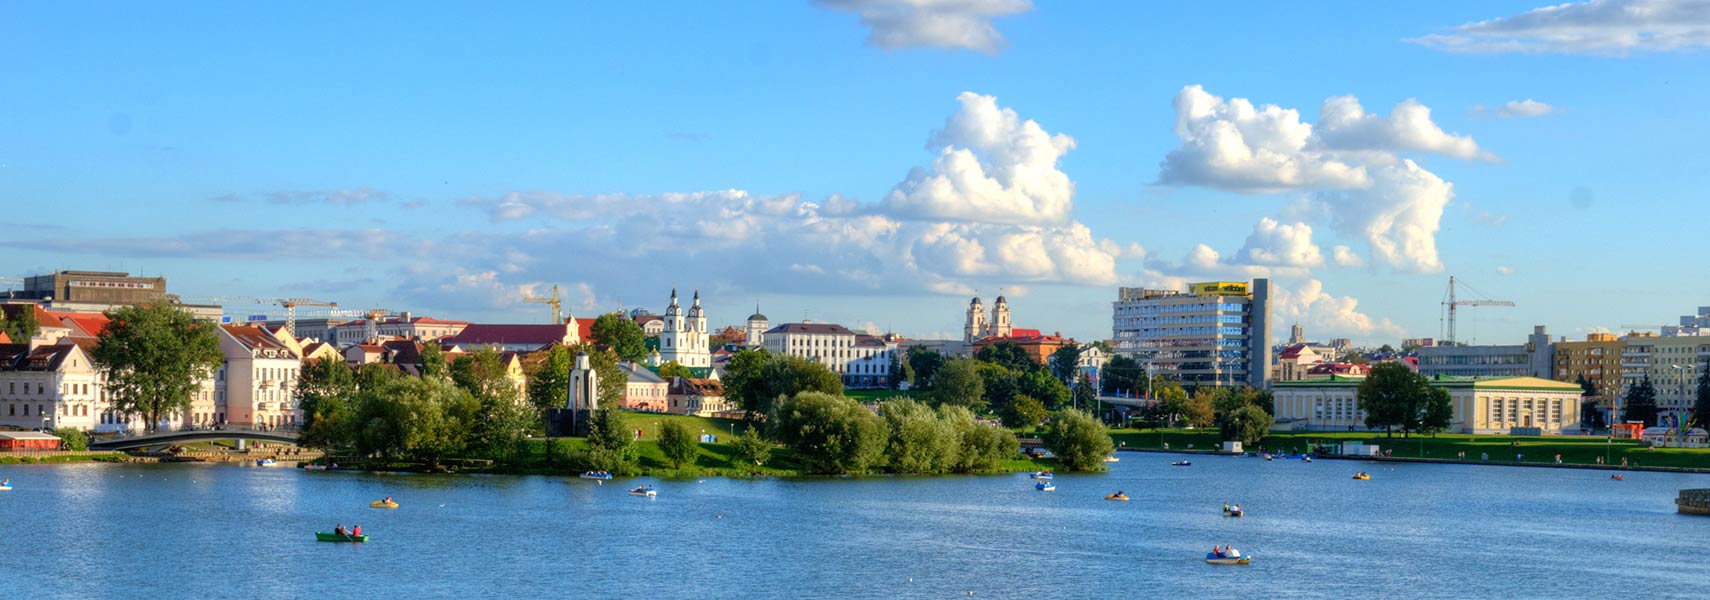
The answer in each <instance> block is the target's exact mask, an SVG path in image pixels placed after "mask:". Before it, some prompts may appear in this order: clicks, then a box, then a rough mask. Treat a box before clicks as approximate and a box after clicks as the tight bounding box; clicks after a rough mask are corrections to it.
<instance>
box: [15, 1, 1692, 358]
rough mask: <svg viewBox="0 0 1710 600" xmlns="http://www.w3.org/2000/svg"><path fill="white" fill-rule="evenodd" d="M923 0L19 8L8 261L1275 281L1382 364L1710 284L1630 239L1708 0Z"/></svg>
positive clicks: (916, 323)
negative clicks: (1406, 1)
mask: <svg viewBox="0 0 1710 600" xmlns="http://www.w3.org/2000/svg"><path fill="white" fill-rule="evenodd" d="M921 5H930V8H929V9H911V8H910V7H911V6H915V5H913V4H910V3H905V2H898V1H860V0H831V1H825V2H795V3H777V4H768V5H763V6H762V5H752V6H750V5H735V6H720V5H702V4H696V3H681V4H672V5H662V6H656V7H654V8H653V9H652V10H653V12H651V13H641V14H635V13H629V12H626V10H625V9H626V8H627V7H617V6H611V7H606V6H557V5H543V6H539V7H537V9H536V11H535V12H536V13H537V14H536V15H535V16H536V17H537V18H532V19H527V20H524V19H521V18H518V17H517V15H515V14H508V15H498V14H489V13H484V12H482V11H481V10H480V9H478V8H468V7H447V8H443V9H439V10H435V11H428V10H423V9H420V8H419V7H407V6H406V5H401V4H399V5H384V4H374V5H363V6H351V7H338V8H337V9H333V8H332V7H315V6H276V7H222V6H218V5H202V6H195V7H191V6H177V7H172V6H168V7H140V6H126V5H111V6H106V7H104V9H103V10H101V11H96V12H95V14H75V15H74V14H71V13H69V12H62V11H64V9H63V8H60V7H54V6H20V7H13V8H11V9H8V10H7V13H8V18H6V19H0V33H3V34H4V35H0V49H4V50H6V51H7V52H6V54H7V55H9V56H14V57H28V58H29V59H30V60H27V61H20V62H19V63H17V64H15V65H14V67H15V68H13V69H8V70H6V71H5V72H0V83H3V84H4V85H6V86H7V87H8V88H11V89H28V90H32V93H30V94H15V95H9V96H6V97H0V198H3V199H4V200H5V201H6V203H7V205H8V206H9V207H13V210H11V211H8V214H7V215H6V216H5V217H0V223H4V224H5V226H6V227H7V229H8V231H9V233H10V234H11V235H9V236H7V239H6V240H5V241H3V242H0V244H3V245H4V246H5V247H6V248H7V249H8V252H7V253H6V258H5V259H4V261H3V262H0V277H6V278H14V279H21V278H22V277H24V276H27V275H35V274H41V273H46V272H50V271H53V270H58V269H101V270H107V269H111V270H126V271H131V272H133V273H136V274H149V275H163V276H166V277H167V278H168V279H169V280H170V281H171V284H172V288H173V290H174V291H175V292H176V293H180V294H184V295H187V296H215V295H250V296H305V297H313V298H318V299H323V300H332V301H337V302H340V303H341V305H344V306H346V307H382V306H384V307H389V308H395V309H398V310H413V311H415V312H417V313H418V314H432V315H435V316H446V317H452V318H467V319H471V320H486V321H512V322H536V321H539V320H540V317H541V315H543V314H544V312H543V311H544V308H543V307H541V306H540V305H537V304H525V303H522V302H521V301H520V299H521V297H522V296H523V295H540V294H543V293H545V288H548V287H550V286H551V285H553V284H557V285H560V286H562V287H564V289H565V290H566V291H567V292H568V295H569V298H568V299H567V304H568V305H569V306H570V307H572V310H574V311H575V312H576V313H577V314H580V315H584V316H586V315H588V314H591V312H592V311H595V310H609V309H611V308H615V307H616V306H617V305H618V304H619V302H620V301H621V303H622V304H623V305H624V306H626V307H633V306H646V307H648V308H649V309H651V310H653V311H654V312H656V313H657V312H662V310H663V308H664V306H663V302H664V299H665V298H666V296H667V294H668V291H669V289H670V288H671V287H673V286H675V287H678V288H680V289H683V290H685V293H687V291H686V290H690V289H695V288H698V289H700V290H701V291H702V293H703V296H704V297H705V299H706V303H707V307H708V313H709V317H710V320H711V322H712V323H713V324H715V325H716V326H723V325H726V324H738V323H740V320H741V316H742V315H745V314H748V313H749V312H750V311H751V310H753V305H754V303H755V302H756V301H758V302H759V303H760V304H761V310H762V311H763V312H766V313H768V314H769V315H771V316H772V317H773V320H774V322H783V321H786V320H800V319H802V318H808V319H813V320H815V321H830V322H839V323H844V324H847V325H849V326H851V327H857V328H860V327H866V326H873V327H878V328H880V329H883V330H886V331H896V332H898V333H901V334H904V335H909V336H913V337H944V338H959V337H960V334H959V333H958V332H959V331H960V329H961V327H962V321H961V320H962V312H961V309H962V307H963V306H965V303H966V301H967V298H968V297H969V296H972V295H975V294H976V293H977V294H978V295H979V296H981V297H983V298H987V299H989V298H991V297H994V296H996V295H998V294H999V293H1003V294H1005V295H1006V296H1008V297H1009V298H1010V300H1011V304H1012V306H1014V310H1015V322H1016V325H1017V326H1019V327H1029V328H1038V329H1043V330H1046V331H1061V332H1063V333H1064V334H1065V335H1070V336H1073V337H1077V338H1080V339H1083V340H1086V339H1106V338H1108V337H1109V336H1110V330H1111V303H1112V302H1113V301H1114V300H1115V299H1116V297H1117V288H1118V287H1123V286H1127V287H1142V286H1144V287H1172V288H1177V289H1180V288H1182V287H1183V286H1185V284H1186V283H1188V282H1192V281H1217V280H1247V279H1251V278H1254V277H1266V278H1269V279H1271V280H1272V281H1273V283H1274V286H1275V297H1274V302H1275V305H1274V307H1273V308H1274V312H1273V327H1272V331H1273V335H1275V337H1276V338H1277V339H1284V338H1286V337H1287V336H1286V332H1287V328H1288V327H1289V326H1290V325H1292V324H1294V323H1296V322H1299V323H1303V324H1304V325H1306V327H1307V331H1308V334H1309V336H1310V337H1313V338H1332V337H1347V338H1352V339H1354V340H1356V341H1359V342H1369V343H1372V344H1374V345H1375V344H1378V343H1395V342H1397V341H1399V340H1400V339H1401V338H1407V337H1436V336H1437V333H1438V326H1439V316H1440V314H1441V310H1440V308H1441V307H1440V302H1441V296H1442V295H1443V291H1444V288H1445V287H1446V284H1447V278H1448V277H1449V276H1450V275H1455V276H1457V277H1458V278H1460V279H1461V280H1462V281H1466V282H1469V283H1470V284H1471V285H1473V286H1474V288H1475V289H1476V290H1478V291H1480V292H1483V293H1484V294H1488V295H1489V296H1490V297H1494V298H1503V299H1509V300H1514V301H1515V302H1516V304H1517V305H1518V306H1516V307H1515V308H1491V309H1474V310H1470V311H1467V312H1465V313H1463V314H1462V315H1461V324H1460V330H1461V336H1460V337H1461V338H1463V339H1469V340H1471V341H1475V342H1481V343H1514V342H1516V341H1518V340H1521V339H1524V337H1525V333H1526V332H1528V331H1530V328H1531V327H1532V326H1533V325H1538V324H1543V325H1548V326H1549V329H1550V331H1551V332H1552V333H1554V334H1557V335H1566V336H1569V337H1572V338H1576V339H1578V338H1580V337H1581V336H1582V335H1583V334H1584V333H1587V332H1590V331H1596V330H1599V328H1607V329H1616V328H1618V326H1619V325H1620V324H1623V323H1649V324H1658V325H1660V324H1666V323H1670V322H1673V320H1674V319H1675V317H1676V316H1677V315H1683V314H1690V313H1693V312H1694V309H1695V307H1697V306H1699V305H1702V304H1707V302H1705V301H1704V299H1706V298H1710V284H1707V283H1705V282H1703V281H1701V280H1697V279H1695V278H1692V277H1690V274H1692V273H1694V272H1695V271H1693V270H1692V268H1691V266H1690V265H1691V264H1693V263H1692V262H1691V261H1692V258H1691V257H1690V255H1689V254H1688V253H1679V256H1678V257H1675V256H1673V253H1668V252H1667V250H1668V249H1669V248H1668V247H1666V246H1661V247H1659V245H1658V244H1657V243H1656V242H1657V241H1659V240H1660V241H1663V242H1665V243H1666V242H1667V241H1668V240H1682V241H1684V240H1687V239H1692V238H1691V237H1690V236H1692V235H1693V234H1694V231H1693V229H1694V228H1693V226H1692V225H1691V222H1692V220H1691V219H1689V218H1688V219H1681V218H1668V215H1676V214H1680V213H1681V212H1683V210H1682V208H1681V207H1690V206H1693V205H1694V201H1695V200H1697V199H1698V198H1697V196H1698V195H1701V194H1702V191H1701V190H1703V189H1705V188H1706V187H1707V186H1706V185H1705V184H1706V183H1710V176H1706V175H1705V173H1706V172H1707V171H1706V170H1705V169H1701V168H1700V169H1694V168H1693V167H1695V166H1698V165H1697V164H1696V163H1697V162H1699V160H1695V157H1696V156H1699V155H1700V154H1701V153H1695V152H1694V150H1696V149H1697V146H1698V144H1696V143H1695V142H1697V141H1698V140H1700V139H1703V138H1704V137H1705V136H1706V134H1710V120H1707V119H1706V118H1705V117H1703V116H1702V113H1701V112H1700V111H1698V110H1697V107H1696V106H1695V105H1694V103H1693V102H1692V100H1693V99H1694V98H1697V97H1701V96H1702V95H1703V93H1704V92H1705V91H1710V90H1707V89H1706V88H1710V86H1707V85H1706V82H1705V81H1703V79H1702V78H1693V77H1690V76H1682V75H1684V74H1689V73H1691V72H1695V69H1696V64H1695V63H1697V62H1700V61H1701V60H1702V58H1703V52H1704V48H1705V46H1706V45H1710V16H1706V14H1710V11H1706V10H1704V9H1703V7H1702V5H1701V4H1694V3H1692V2H1594V3H1589V4H1570V5H1564V6H1562V7H1557V8H1554V9H1549V10H1550V11H1553V12H1550V13H1549V14H1548V15H1546V14H1545V13H1544V12H1540V11H1543V9H1541V8H1540V7H1542V6H1544V5H1543V4H1542V3H1538V2H1484V3H1457V4H1442V5H1432V6H1430V7H1411V6H1390V5H1379V6H1369V5H1362V4H1357V3H1336V4H1327V5H1322V6H1314V7H1307V8H1302V7H1256V6H1243V7H1242V8H1241V10H1238V11H1230V10H1227V9H1226V8H1225V7H1221V6H1220V5H1216V4H1205V5H1195V6H1181V7H1172V6H1149V5H1133V6H1131V5H1127V4H1119V5H1114V6H1111V5H1093V4H1085V5H1080V4H1069V5H1058V4H1037V5H1035V4H1032V3H1029V2H1026V1H1023V0H1016V1H1008V2H992V3H985V4H981V3H938V4H934V3H921ZM1629 5H1644V6H1646V7H1649V8H1651V9H1654V10H1652V11H1651V12H1649V13H1634V14H1638V15H1639V16H1637V17H1633V18H1611V17H1610V14H1611V13H1610V12H1609V11H1611V10H1615V9H1620V8H1622V7H1627V6H1629ZM1694 6H1697V7H1698V8H1697V9H1696V10H1694ZM334 10H336V12H333V11H334ZM406 11H407V12H406ZM1670 11H1674V12H1670ZM157 13H170V14H169V17H170V18H161V17H160V15H158V14H157ZM1645 15H1649V17H1648V18H1649V19H1651V20H1649V21H1647V20H1646V16H1645ZM1544 16H1548V17H1550V18H1548V19H1546V18H1543V17H1544ZM1629 16H1631V15H1629ZM399 21H402V22H406V23H409V24H411V26H408V27H396V26H395V25H396V24H397V22H399ZM1351 23H1352V24H1353V25H1352V26H1350V24H1351ZM1208 33H1209V34H1214V35H1217V36H1218V41H1217V42H1209V41H1208V39H1207V38H1208V36H1207V34H1208ZM73 36H75V37H77V39H79V40H81V42H80V43H79V44H75V45H67V44H65V43H64V40H65V39H67V38H70V37H73ZM1301 40H1309V41H1308V42H1305V43H1303V42H1302V41H1301ZM45 48H52V49H53V50H54V51H53V52H52V53H46V52H43V49H45ZM1586 81H1599V82H1601V83H1600V84H1599V85H1598V86H1597V87H1596V88H1595V89H1592V88H1590V86H1587V85H1585V84H1584V82H1586ZM23 207H30V208H28V209H23ZM1681 246H1682V247H1683V248H1685V247H1687V246H1685V245H1681ZM1647 249H1648V250H1650V251H1649V252H1647V256H1649V257H1650V258H1649V259H1648V260H1643V261H1640V260H1634V258H1633V255H1632V254H1628V253H1629V252H1633V251H1640V252H1645V251H1646V250H1647ZM1600 273H1602V274H1606V275H1603V276H1599V275H1598V274H1600ZM1682 273H1685V274H1687V276H1686V277H1682V276H1681V275H1682ZM1564 298H1565V299H1568V301H1563V299H1564Z"/></svg>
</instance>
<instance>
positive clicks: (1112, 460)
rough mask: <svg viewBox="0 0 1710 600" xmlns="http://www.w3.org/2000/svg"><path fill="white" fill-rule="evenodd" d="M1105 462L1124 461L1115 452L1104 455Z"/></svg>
mask: <svg viewBox="0 0 1710 600" xmlns="http://www.w3.org/2000/svg"><path fill="white" fill-rule="evenodd" d="M1104 462H1122V459H1120V458H1117V457H1116V455H1115V454H1112V455H1110V456H1106V457H1104Z"/></svg>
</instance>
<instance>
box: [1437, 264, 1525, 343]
mask: <svg viewBox="0 0 1710 600" xmlns="http://www.w3.org/2000/svg"><path fill="white" fill-rule="evenodd" d="M1474 292H1477V290H1474ZM1443 306H1446V307H1448V310H1449V330H1448V335H1447V336H1446V337H1445V338H1444V339H1445V340H1447V341H1448V343H1449V345H1454V343H1455V309H1457V308H1459V307H1462V306H1514V302H1512V301H1509V300H1490V299H1484V300H1460V299H1458V298H1456V297H1455V276H1454V275H1450V276H1449V295H1448V300H1445V301H1444V302H1443Z"/></svg>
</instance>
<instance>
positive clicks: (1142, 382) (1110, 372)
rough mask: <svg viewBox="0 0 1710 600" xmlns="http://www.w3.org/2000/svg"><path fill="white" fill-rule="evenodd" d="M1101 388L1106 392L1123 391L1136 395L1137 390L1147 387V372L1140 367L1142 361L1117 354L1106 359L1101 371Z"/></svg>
mask: <svg viewBox="0 0 1710 600" xmlns="http://www.w3.org/2000/svg"><path fill="white" fill-rule="evenodd" d="M1100 373H1101V374H1102V375H1101V377H1102V378H1101V379H1100V380H1099V383H1100V387H1102V388H1103V389H1101V390H1099V391H1102V392H1104V393H1106V394H1115V393H1117V392H1121V393H1124V394H1128V395H1134V393H1135V392H1136V391H1144V390H1145V389H1146V372H1145V370H1144V369H1142V368H1140V363H1139V362H1136V361H1135V360H1134V359H1132V358H1129V357H1126V356H1122V355H1117V356H1112V357H1110V360H1108V361H1105V363H1104V369H1103V370H1102V371H1100Z"/></svg>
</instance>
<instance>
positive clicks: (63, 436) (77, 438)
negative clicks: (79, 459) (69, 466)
mask: <svg viewBox="0 0 1710 600" xmlns="http://www.w3.org/2000/svg"><path fill="white" fill-rule="evenodd" d="M53 434H54V435H57V436H59V447H60V449H61V450H72V451H76V452H82V451H84V450H88V449H89V435H88V434H86V433H83V430H82V429H78V428H76V427H55V428H54V430H53Z"/></svg>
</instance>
